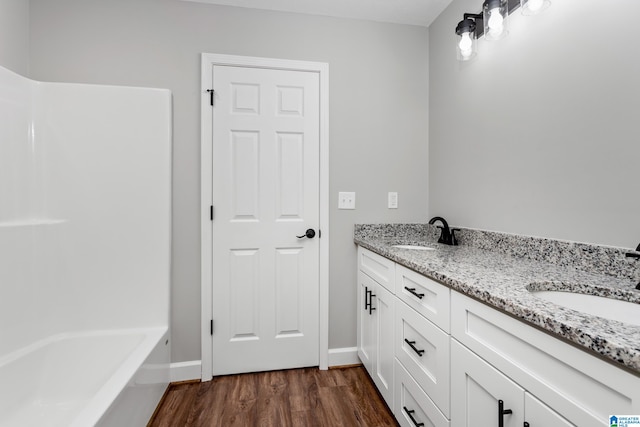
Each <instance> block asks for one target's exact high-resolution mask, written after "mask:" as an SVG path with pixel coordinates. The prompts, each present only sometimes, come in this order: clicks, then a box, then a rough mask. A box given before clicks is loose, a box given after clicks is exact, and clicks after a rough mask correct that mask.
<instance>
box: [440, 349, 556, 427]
mask: <svg viewBox="0 0 640 427" xmlns="http://www.w3.org/2000/svg"><path fill="white" fill-rule="evenodd" d="M501 404H502V409H503V413H502V414H499V408H500V405H501ZM500 417H502V419H503V424H499V418H500ZM523 423H524V390H523V389H522V388H520V387H519V386H518V385H517V384H516V383H514V382H513V381H511V380H510V379H509V378H507V377H505V376H504V375H503V374H502V373H500V372H499V371H498V370H496V369H495V368H494V367H492V366H491V365H489V364H488V363H487V362H485V361H484V360H482V359H480V358H479V357H478V356H476V355H475V354H474V353H472V352H471V351H470V350H468V349H467V348H465V347H464V346H463V345H462V344H460V343H458V342H457V341H456V340H453V339H452V340H451V426H452V427H498V426H504V427H522V426H523ZM545 427H550V426H545Z"/></svg>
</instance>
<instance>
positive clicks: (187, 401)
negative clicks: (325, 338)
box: [148, 366, 398, 427]
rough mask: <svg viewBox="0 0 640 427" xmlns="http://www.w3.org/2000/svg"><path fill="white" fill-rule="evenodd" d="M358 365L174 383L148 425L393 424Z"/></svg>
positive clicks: (329, 426)
mask: <svg viewBox="0 0 640 427" xmlns="http://www.w3.org/2000/svg"><path fill="white" fill-rule="evenodd" d="M397 425H398V424H397V423H396V421H395V419H394V417H393V415H392V414H391V411H390V410H389V408H388V407H387V406H386V404H385V403H384V401H383V400H382V397H381V396H380V395H379V394H378V391H377V390H376V388H375V386H374V385H373V382H372V381H371V379H370V378H369V376H368V375H367V373H366V371H365V369H364V368H363V367H361V366H357V367H348V368H340V369H330V370H328V371H320V370H318V369H317V368H304V369H292V370H288V371H274V372H260V373H253V374H242V375H229V376H221V377H216V378H214V379H213V380H212V381H209V382H204V383H200V382H193V383H183V384H172V385H170V386H169V389H168V390H167V392H166V393H165V396H164V399H163V401H162V402H161V403H160V406H159V407H158V409H157V411H156V414H155V416H154V417H153V419H152V420H151V421H150V422H149V425H148V427H160V426H163V427H164V426H171V427H176V426H190V427H191V426H207V427H209V426H216V427H217V426H219V427H232V426H238V427H240V426H241V427H250V426H255V427H287V426H301V427H311V426H319V427H321V426H327V427H337V426H344V427H347V426H369V427H373V426H397Z"/></svg>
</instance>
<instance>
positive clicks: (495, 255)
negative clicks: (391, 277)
mask: <svg viewBox="0 0 640 427" xmlns="http://www.w3.org/2000/svg"><path fill="white" fill-rule="evenodd" d="M354 241H355V243H356V244H358V245H360V246H362V247H364V248H366V249H369V250H371V251H373V252H376V253H378V254H380V255H382V256H384V257H386V258H389V259H391V260H393V261H395V262H397V263H398V264H402V265H404V266H406V267H408V268H410V269H412V270H415V271H417V272H419V273H421V274H423V275H425V276H427V277H430V278H432V279H435V280H437V281H439V282H440V283H442V284H444V285H446V286H448V287H450V288H451V289H454V290H456V291H458V292H461V293H463V294H465V295H468V296H470V297H473V298H475V299H478V300H480V301H482V302H484V303H486V304H488V305H490V306H492V307H493V308H496V309H499V310H502V311H504V312H506V313H508V314H510V315H512V316H514V317H516V318H518V319H520V320H522V321H524V322H527V323H530V324H533V325H535V326H537V327H539V328H541V329H543V330H545V331H547V332H548V333H550V334H552V335H555V336H557V337H561V338H563V339H565V340H567V341H569V342H571V343H574V344H576V345H577V346H578V347H582V348H583V349H585V350H587V351H589V352H591V353H595V354H596V355H600V356H602V357H603V358H604V359H605V360H608V361H610V362H612V363H614V364H615V365H617V366H621V365H622V366H621V367H626V368H627V369H628V370H630V371H631V372H633V373H634V374H636V375H640V326H635V325H632V324H628V323H622V322H618V321H614V320H608V319H604V318H601V317H597V316H593V315H588V314H584V313H581V312H578V311H575V310H571V309H568V308H565V307H562V306H559V305H556V304H553V303H550V302H548V301H545V300H543V299H541V298H538V297H535V296H534V295H532V294H531V293H530V292H529V291H528V287H529V288H531V289H536V290H545V289H548V290H556V289H565V290H571V291H574V292H582V293H590V294H597V295H601V296H609V297H612V298H616V299H622V300H627V301H634V302H637V303H640V291H636V290H635V289H634V286H635V283H634V282H633V281H632V280H631V279H624V278H619V277H613V276H608V275H604V274H599V273H593V272H586V271H582V270H580V269H576V268H570V267H567V266H562V265H556V264H554V263H551V262H545V261H540V260H531V259H524V258H521V257H515V256H510V255H509V254H505V253H500V252H494V251H490V250H487V249H484V248H478V247H474V246H465V245H461V246H447V245H443V244H439V243H435V240H432V239H430V238H426V237H425V236H415V237H413V238H412V237H408V236H400V237H389V236H376V235H373V234H370V235H367V233H362V234H359V233H356V236H355V239H354ZM397 244H420V245H426V246H431V247H434V248H436V250H433V251H420V250H411V249H397V248H393V247H392V245H397Z"/></svg>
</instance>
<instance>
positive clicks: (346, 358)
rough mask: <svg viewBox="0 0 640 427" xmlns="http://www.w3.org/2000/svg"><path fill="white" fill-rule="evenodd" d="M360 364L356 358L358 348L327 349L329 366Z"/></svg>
mask: <svg viewBox="0 0 640 427" xmlns="http://www.w3.org/2000/svg"><path fill="white" fill-rule="evenodd" d="M360 363H362V362H361V361H360V358H359V357H358V347H343V348H330V349H329V366H330V367H331V366H345V365H357V364H360Z"/></svg>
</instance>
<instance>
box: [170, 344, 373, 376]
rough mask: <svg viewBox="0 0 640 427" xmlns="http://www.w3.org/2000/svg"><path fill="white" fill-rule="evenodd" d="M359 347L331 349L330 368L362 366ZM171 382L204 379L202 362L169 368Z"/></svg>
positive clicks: (181, 364) (174, 365) (189, 362)
mask: <svg viewBox="0 0 640 427" xmlns="http://www.w3.org/2000/svg"><path fill="white" fill-rule="evenodd" d="M360 363H362V362H360V358H358V348H357V347H344V348H330V349H329V366H345V365H357V364H360ZM169 369H170V381H171V382H172V383H176V382H180V381H189V380H199V379H201V378H202V362H201V361H200V360H190V361H187V362H175V363H172V364H171V365H170V367H169Z"/></svg>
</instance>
